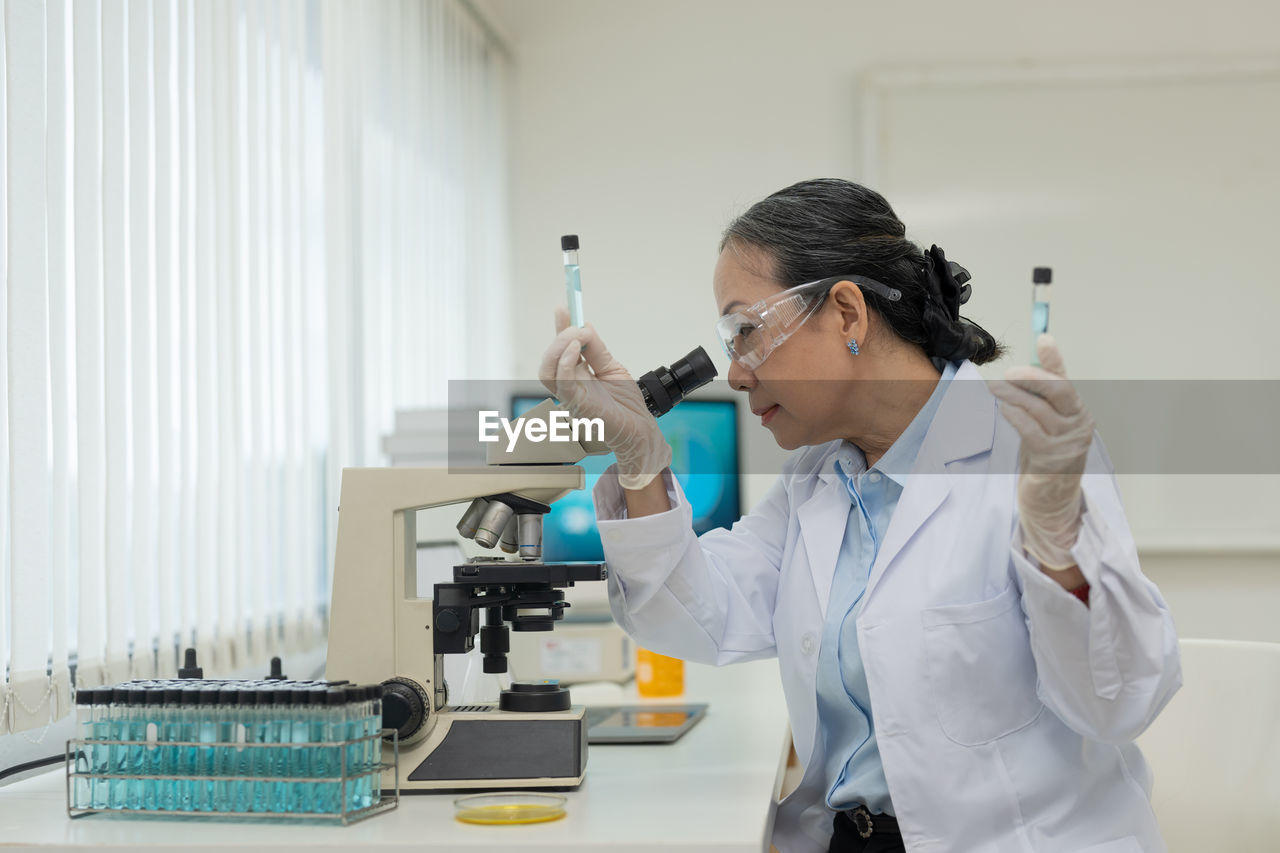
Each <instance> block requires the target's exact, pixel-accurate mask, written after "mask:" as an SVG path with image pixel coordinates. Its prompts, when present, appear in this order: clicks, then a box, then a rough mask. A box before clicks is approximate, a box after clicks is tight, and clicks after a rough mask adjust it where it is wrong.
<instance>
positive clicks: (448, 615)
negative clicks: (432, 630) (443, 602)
mask: <svg viewBox="0 0 1280 853" xmlns="http://www.w3.org/2000/svg"><path fill="white" fill-rule="evenodd" d="M461 627H462V619H461V618H459V616H458V611H456V610H453V609H441V610H440V611H439V612H438V613H436V630H437V631H442V632H444V633H446V634H452V633H453V632H454V631H456V630H458V629H459V628H461Z"/></svg>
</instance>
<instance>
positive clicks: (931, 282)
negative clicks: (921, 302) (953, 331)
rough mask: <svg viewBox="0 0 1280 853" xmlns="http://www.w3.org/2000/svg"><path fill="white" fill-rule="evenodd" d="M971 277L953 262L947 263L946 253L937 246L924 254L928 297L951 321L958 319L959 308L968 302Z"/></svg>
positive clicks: (965, 270) (971, 290) (970, 291)
mask: <svg viewBox="0 0 1280 853" xmlns="http://www.w3.org/2000/svg"><path fill="white" fill-rule="evenodd" d="M972 278H973V276H972V275H970V274H969V271H968V270H967V269H965V268H964V267H962V266H960V265H959V264H958V263H956V262H955V261H948V260H947V256H946V253H944V252H943V251H942V249H941V248H939V247H938V246H937V245H934V246H930V247H929V251H928V252H927V253H925V281H926V283H927V286H928V290H929V293H930V295H931V296H932V297H933V298H934V299H936V300H937V301H938V303H939V304H940V305H942V307H943V308H945V309H946V310H947V314H948V316H950V317H951V319H952V320H959V319H960V306H961V305H963V304H964V303H966V302H968V301H969V297H970V295H972V293H973V288H972V287H971V286H970V285H969V280H970V279H972Z"/></svg>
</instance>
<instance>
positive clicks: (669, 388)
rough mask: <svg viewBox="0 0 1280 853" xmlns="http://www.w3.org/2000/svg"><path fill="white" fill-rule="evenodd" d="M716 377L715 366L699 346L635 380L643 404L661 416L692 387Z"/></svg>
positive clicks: (691, 389) (654, 414)
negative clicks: (682, 356)
mask: <svg viewBox="0 0 1280 853" xmlns="http://www.w3.org/2000/svg"><path fill="white" fill-rule="evenodd" d="M715 378H716V366H715V365H714V364H712V363H711V358H710V356H708V355H707V351H706V350H704V349H703V348H702V347H698V348H697V349H695V350H694V351H693V352H691V353H689V354H688V355H686V356H685V357H684V358H682V359H680V360H679V361H676V362H673V363H672V365H671V367H670V368H667V367H659V368H658V369H657V370H650V371H649V372H648V373H646V374H644V375H643V376H641V377H640V378H639V379H638V380H636V384H637V385H639V386H640V394H641V395H642V396H643V397H644V404H645V405H646V406H648V407H649V411H650V412H651V413H652V414H653V416H654V417H655V418H658V417H662V416H663V415H665V414H666V413H667V412H669V411H671V408H672V407H673V406H675V404H676V403H679V402H680V401H681V400H683V399H684V398H685V397H687V396H689V395H690V394H691V393H693V392H694V391H695V390H696V389H698V388H701V387H702V386H703V385H706V384H707V383H708V382H710V381H711V380H712V379H715Z"/></svg>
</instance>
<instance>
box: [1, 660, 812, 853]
mask: <svg viewBox="0 0 1280 853" xmlns="http://www.w3.org/2000/svg"><path fill="white" fill-rule="evenodd" d="M685 687H686V690H685V696H684V697H683V699H685V700H687V701H691V702H709V703H710V708H708V711H707V717H706V719H704V720H703V721H702V722H700V723H699V724H698V725H696V726H694V728H693V729H692V730H690V731H689V732H688V733H686V734H685V736H684V737H683V738H681V739H680V740H679V741H677V742H676V743H674V744H664V745H643V746H639V745H617V746H606V745H595V746H592V747H590V752H589V753H588V759H587V775H586V781H585V782H584V783H583V784H582V787H581V788H579V789H578V790H576V791H573V792H570V793H568V794H567V796H568V800H569V801H568V804H567V805H566V809H567V811H568V815H567V816H566V817H565V818H563V819H561V820H558V821H554V822H551V823H543V824H531V825H525V826H473V825H468V824H462V823H459V822H457V821H456V820H454V819H453V800H454V797H455V796H456V795H453V794H428V795H406V796H402V797H401V799H400V806H399V808H397V809H395V810H393V811H390V812H387V813H385V814H382V815H379V816H376V817H373V818H371V819H369V820H366V821H363V822H361V823H357V824H353V825H351V826H348V827H342V826H331V825H317V824H296V823H284V822H275V823H251V822H236V823H232V822H220V821H204V820H195V819H186V820H184V819H180V818H177V819H164V820H161V819H147V820H129V819H123V818H118V817H115V816H105V815H91V816H87V817H83V818H77V819H76V820H71V819H69V818H68V817H67V814H66V799H65V793H64V791H65V789H64V785H63V771H62V769H61V767H59V768H58V769H57V770H56V771H53V772H50V773H46V774H43V775H41V776H37V777H35V778H32V779H27V780H24V781H22V782H18V783H15V784H13V785H9V786H6V787H3V788H0V847H5V846H7V845H11V844H13V845H21V846H31V847H40V848H42V849H48V850H63V849H73V848H82V847H94V848H98V849H122V850H126V849H127V850H137V849H151V850H154V849H171V848H176V847H177V846H179V845H181V846H182V848H183V849H184V850H196V851H200V850H210V851H212V850H222V849H224V848H227V847H233V846H234V847H236V848H237V849H239V850H262V851H270V853H283V851H293V850H296V851H300V852H301V851H309V850H313V849H316V848H321V849H324V848H341V849H349V848H353V847H357V846H358V847H366V846H368V847H373V848H377V849H379V850H414V851H421V850H447V849H455V848H465V849H466V850H468V851H477V853H479V851H492V853H510V851H511V850H512V848H519V849H533V850H553V849H554V850H560V849H564V848H572V849H574V850H582V851H588V850H599V851H610V853H615V851H619V850H659V849H660V850H663V851H674V853H681V851H687V853H711V851H722V853H729V851H767V850H768V849H769V836H770V833H771V831H772V827H773V816H774V808H775V800H776V793H777V789H778V786H779V783H780V781H781V772H782V768H783V763H784V761H785V758H786V754H787V752H786V750H787V747H788V746H789V744H790V741H789V735H788V729H787V718H786V709H785V706H784V704H783V700H782V689H781V685H780V683H779V678H778V670H777V662H776V661H772V660H769V661H758V662H755V663H749V664H739V665H736V666H731V667H724V668H719V669H717V668H715V667H705V666H698V665H694V664H686V665H685ZM632 690H633V691H634V688H632Z"/></svg>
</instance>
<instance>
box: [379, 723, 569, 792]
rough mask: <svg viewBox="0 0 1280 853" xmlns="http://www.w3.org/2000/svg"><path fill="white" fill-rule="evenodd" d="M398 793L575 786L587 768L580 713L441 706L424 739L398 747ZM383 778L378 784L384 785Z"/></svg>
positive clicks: (385, 782)
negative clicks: (400, 773)
mask: <svg viewBox="0 0 1280 853" xmlns="http://www.w3.org/2000/svg"><path fill="white" fill-rule="evenodd" d="M400 766H401V767H404V768H412V769H409V770H408V773H407V774H406V776H405V778H404V779H402V780H401V782H400V790H401V791H402V792H409V793H412V792H414V791H429V790H442V789H443V790H449V789H462V788H466V789H490V788H576V787H577V786H578V785H581V784H582V778H583V775H584V773H585V771H586V767H587V722H586V710H585V709H584V708H583V707H582V706H574V707H573V708H571V709H569V710H568V711H548V712H544V713H516V712H512V711H500V710H498V707H497V705H468V706H465V707H462V708H454V707H446V708H444V709H443V710H441V711H440V712H439V713H438V715H437V717H436V723H435V726H434V727H433V728H432V731H431V734H430V735H428V736H427V739H426V740H425V741H422V742H421V743H417V744H411V745H410V746H408V747H401V750H400ZM387 781H388V780H384V784H387Z"/></svg>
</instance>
